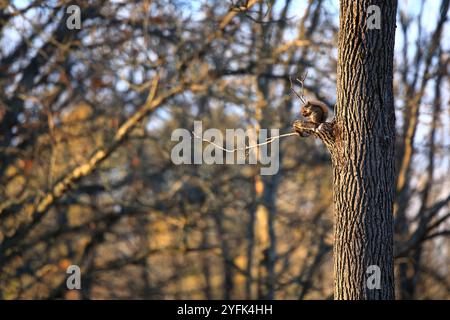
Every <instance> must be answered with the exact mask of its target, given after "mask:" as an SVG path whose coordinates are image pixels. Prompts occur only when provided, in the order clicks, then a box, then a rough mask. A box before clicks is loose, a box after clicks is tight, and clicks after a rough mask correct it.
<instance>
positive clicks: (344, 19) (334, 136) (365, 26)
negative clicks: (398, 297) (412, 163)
mask: <svg viewBox="0 0 450 320" xmlns="http://www.w3.org/2000/svg"><path fill="white" fill-rule="evenodd" d="M370 5H376V6H377V8H379V13H380V14H379V16H378V18H379V19H381V21H380V24H379V26H380V29H376V28H375V29H370V28H369V17H372V16H373V14H374V13H373V11H370V12H368V10H367V9H368V7H369V6H370ZM377 8H375V15H376V12H377V10H376V9H377ZM396 9H397V2H396V1H394V0H392V1H374V0H370V1H369V0H358V1H355V0H341V2H340V31H339V40H338V45H339V48H338V70H337V104H336V109H335V119H334V120H333V121H331V122H326V123H323V124H321V125H320V126H317V125H315V124H314V123H311V122H305V121H296V122H295V123H294V129H295V130H296V131H297V132H299V133H300V135H301V136H304V135H302V132H306V133H309V134H313V135H315V136H317V137H319V138H321V139H322V140H323V142H324V143H325V145H326V146H327V147H328V149H329V151H330V153H331V157H332V162H333V173H334V190H333V191H334V215H335V239H334V298H335V299H394V255H393V201H394V191H395V163H394V161H395V159H394V142H395V112H394V100H393V86H392V78H393V56H394V37H395V28H396V25H395V21H396ZM372 10H373V9H372ZM370 21H373V20H370ZM378 271H379V272H378ZM377 275H378V276H379V280H380V281H379V285H378V282H377V281H376V280H377Z"/></svg>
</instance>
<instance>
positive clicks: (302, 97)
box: [289, 72, 308, 104]
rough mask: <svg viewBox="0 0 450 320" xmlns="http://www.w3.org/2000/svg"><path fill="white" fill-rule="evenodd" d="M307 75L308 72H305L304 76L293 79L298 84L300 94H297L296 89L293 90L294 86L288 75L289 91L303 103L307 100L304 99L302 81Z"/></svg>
mask: <svg viewBox="0 0 450 320" xmlns="http://www.w3.org/2000/svg"><path fill="white" fill-rule="evenodd" d="M307 75H308V72H306V73H305V76H304V77H303V79H299V78H296V79H295V80H296V81H297V82H298V83H299V84H300V88H301V91H300V94H298V93H297V91H295V90H294V87H293V85H292V79H291V77H289V82H290V83H291V91H292V92H293V93H294V94H295V95H296V96H297V97H298V98H299V99H300V100H301V102H302V103H303V104H306V103H307V101H306V99H305V94H304V85H303V82H304V81H305V79H306V77H307Z"/></svg>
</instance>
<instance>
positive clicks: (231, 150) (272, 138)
mask: <svg viewBox="0 0 450 320" xmlns="http://www.w3.org/2000/svg"><path fill="white" fill-rule="evenodd" d="M192 135H193V136H194V138H197V139H201V140H202V141H205V142H208V143H209V144H212V145H213V146H215V147H217V148H219V149H220V150H223V151H225V152H230V153H232V152H236V151H246V150H250V149H253V148H257V147H260V146H263V145H266V144H270V143H272V142H273V141H275V140H278V139H280V138H284V137H289V136H294V135H295V136H297V135H298V133H297V132H291V133H285V134H281V135H278V136H274V137H270V138H268V139H267V140H266V141H265V142H262V143H258V144H255V145H252V146H245V147H244V148H234V149H226V148H224V147H222V146H220V145H218V144H216V143H214V142H212V141H210V140H208V139H204V138H202V137H199V136H198V135H196V134H195V133H194V132H192Z"/></svg>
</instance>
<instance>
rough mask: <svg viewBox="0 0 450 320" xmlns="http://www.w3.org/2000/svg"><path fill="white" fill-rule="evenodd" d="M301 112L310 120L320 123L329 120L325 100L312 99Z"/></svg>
mask: <svg viewBox="0 0 450 320" xmlns="http://www.w3.org/2000/svg"><path fill="white" fill-rule="evenodd" d="M300 113H301V114H302V116H304V117H305V118H306V119H308V121H310V122H312V123H314V124H316V125H319V124H321V123H323V122H325V120H327V117H328V107H327V106H326V104H325V103H323V102H320V101H317V100H310V101H308V102H307V103H306V104H305V105H304V106H303V107H302V110H301V111H300Z"/></svg>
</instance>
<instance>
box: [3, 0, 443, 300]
mask: <svg viewBox="0 0 450 320" xmlns="http://www.w3.org/2000/svg"><path fill="white" fill-rule="evenodd" d="M412 3H413V4H414V5H411V4H412ZM424 3H425V2H424V1H419V0H416V1H409V2H408V1H399V11H398V17H397V35H396V55H395V71H394V72H395V74H394V91H395V92H394V94H395V105H396V110H397V140H396V144H397V147H396V159H397V162H396V165H397V177H396V181H397V197H396V203H395V241H396V243H395V255H396V278H397V279H396V281H397V290H398V294H397V297H400V298H409V299H412V298H415V299H426V298H429V299H430V298H431V299H433V298H445V299H448V298H450V274H449V265H450V242H449V237H448V235H449V234H450V226H449V222H448V221H450V219H448V218H449V217H450V207H449V203H450V185H449V179H448V174H449V173H450V161H449V160H450V158H449V156H450V141H449V136H450V134H449V133H450V122H449V121H448V119H449V114H450V108H449V101H450V99H449V96H448V92H449V73H448V64H449V57H450V56H449V49H450V48H449V47H448V41H447V42H446V41H445V34H446V31H447V33H448V28H449V25H448V22H447V14H448V7H449V1H448V0H442V1H440V2H438V1H436V2H433V3H434V5H433V8H431V7H430V9H427V10H425V8H424V6H425V4H424ZM71 4H76V5H78V6H79V7H80V8H81V21H82V27H81V29H73V30H70V29H68V28H67V26H66V20H67V18H68V16H69V14H68V13H67V11H66V9H67V7H68V6H70V5H71ZM428 5H429V2H427V6H428ZM338 7H339V6H338V3H337V1H329V0H316V1H313V0H309V1H301V2H300V1H291V0H284V1H278V0H272V1H255V0H249V1H214V0H208V1H206V0H205V1H183V0H172V1H171V0H165V1H159V0H147V1H126V0H124V1H101V0H98V1H64V0H62V1H37V0H36V1H11V2H7V1H0V30H1V34H0V44H1V45H0V88H1V90H0V121H1V124H0V180H1V183H0V186H1V188H0V298H3V299H16V298H76V299H78V298H84V299H101V298H134V299H141V298H143V299H158V298H159V299H174V298H184V299H222V298H225V299H233V298H234V299H239V298H241V299H263V298H264V299H327V298H332V296H333V278H332V277H333V275H332V268H333V267H332V252H331V251H332V250H331V249H332V242H333V230H332V226H333V217H332V182H331V181H332V169H331V160H330V157H329V155H328V153H327V151H326V150H325V148H324V147H323V146H322V144H321V143H320V141H318V140H317V141H315V140H314V139H300V138H296V137H290V138H286V139H283V140H281V141H280V171H279V172H278V173H277V174H276V175H272V176H261V175H260V170H259V169H260V168H259V166H256V165H206V164H203V165H178V166H177V165H174V164H173V163H172V161H171V158H170V155H171V149H172V147H173V146H174V145H175V144H176V142H174V141H171V139H170V137H171V133H172V131H173V130H174V129H176V128H186V129H188V130H192V129H193V123H194V121H195V120H201V121H202V122H203V128H204V129H206V128H218V129H220V130H221V131H222V132H224V131H225V129H226V128H243V129H247V128H256V129H257V130H259V129H260V128H280V131H281V133H286V132H290V131H291V125H292V122H293V120H294V119H297V118H299V109H300V101H298V100H296V97H295V96H291V95H290V83H289V76H298V75H301V74H305V73H306V71H308V77H307V80H306V81H305V92H306V95H307V96H308V97H309V98H316V99H319V100H321V101H323V102H325V103H326V104H327V105H328V106H329V108H330V110H332V109H333V106H334V104H335V99H336V93H335V92H336V89H335V83H336V63H337V62H336V61H337V32H338ZM156 82H157V88H156V86H155V84H156ZM155 89H156V91H155ZM71 264H76V265H79V266H80V267H81V271H82V290H81V291H69V290H67V288H66V277H67V274H66V268H67V267H68V266H69V265H71Z"/></svg>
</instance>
